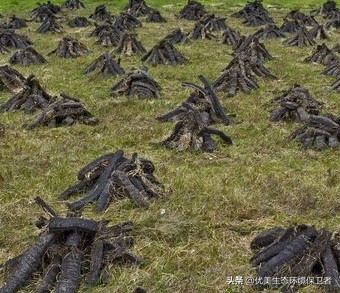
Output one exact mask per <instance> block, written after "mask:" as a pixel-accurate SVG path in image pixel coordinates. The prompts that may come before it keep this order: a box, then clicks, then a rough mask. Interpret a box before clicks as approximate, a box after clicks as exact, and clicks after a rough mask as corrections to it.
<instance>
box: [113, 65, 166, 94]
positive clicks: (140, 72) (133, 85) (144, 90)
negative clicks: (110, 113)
mask: <svg viewBox="0 0 340 293" xmlns="http://www.w3.org/2000/svg"><path fill="white" fill-rule="evenodd" d="M159 91H160V85H159V84H158V82H156V81H155V80H154V79H153V78H152V77H151V76H150V75H149V74H148V68H147V67H142V68H141V69H132V70H131V71H130V72H128V73H127V74H125V76H124V77H123V78H122V79H121V80H120V81H118V82H117V83H116V84H115V85H114V86H113V87H112V88H111V93H112V94H113V95H115V96H118V95H119V96H127V97H138V98H140V99H145V98H159Z"/></svg>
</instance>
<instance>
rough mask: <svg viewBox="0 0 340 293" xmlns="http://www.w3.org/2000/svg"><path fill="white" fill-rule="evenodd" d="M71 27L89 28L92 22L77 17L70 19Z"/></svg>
mask: <svg viewBox="0 0 340 293" xmlns="http://www.w3.org/2000/svg"><path fill="white" fill-rule="evenodd" d="M68 25H69V26H70V27H87V26H89V25H91V22H90V21H89V20H88V19H87V18H86V17H83V16H77V17H75V18H73V19H70V20H69V22H68Z"/></svg>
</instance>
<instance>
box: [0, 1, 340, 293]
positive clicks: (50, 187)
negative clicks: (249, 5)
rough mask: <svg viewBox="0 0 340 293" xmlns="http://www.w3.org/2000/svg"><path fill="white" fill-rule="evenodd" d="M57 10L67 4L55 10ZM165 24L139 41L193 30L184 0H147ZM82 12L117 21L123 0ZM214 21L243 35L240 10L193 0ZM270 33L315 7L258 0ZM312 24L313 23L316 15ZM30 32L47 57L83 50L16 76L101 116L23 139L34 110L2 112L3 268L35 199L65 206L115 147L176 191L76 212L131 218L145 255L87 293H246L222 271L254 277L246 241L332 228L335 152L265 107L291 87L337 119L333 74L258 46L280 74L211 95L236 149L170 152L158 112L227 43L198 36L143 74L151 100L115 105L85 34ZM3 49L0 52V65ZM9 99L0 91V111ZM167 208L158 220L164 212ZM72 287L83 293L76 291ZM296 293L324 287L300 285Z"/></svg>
mask: <svg viewBox="0 0 340 293" xmlns="http://www.w3.org/2000/svg"><path fill="white" fill-rule="evenodd" d="M35 2H36V1H35V0H34V1H33V0H32V1H20V0H2V1H1V3H0V12H1V13H3V14H5V15H6V16H7V15H10V14H11V13H13V12H15V13H17V14H18V15H19V16H22V17H28V9H29V8H32V7H34V5H35ZM53 2H55V3H62V1H53ZM147 2H148V4H149V5H150V6H153V7H155V8H157V9H159V10H160V11H161V12H162V14H163V15H164V16H165V17H166V19H167V20H168V23H166V24H150V23H145V24H144V22H143V27H142V28H139V29H137V33H138V35H139V38H140V40H141V41H142V43H143V44H144V45H145V47H146V48H148V49H150V48H151V47H152V46H153V45H154V44H155V43H156V42H157V40H160V39H161V38H162V37H164V36H165V35H166V34H167V33H168V32H170V31H171V30H172V29H174V28H176V27H181V28H183V29H184V30H186V31H188V30H190V29H191V28H192V27H193V25H194V23H193V22H190V21H185V20H178V19H176V18H175V16H174V15H175V13H177V12H178V11H179V10H180V8H181V7H182V6H183V5H184V3H185V1H184V0H175V1H165V0H148V1H147ZM84 3H85V4H87V8H86V10H80V11H70V12H67V13H66V17H71V16H73V15H74V14H79V15H85V16H88V15H89V14H90V13H92V11H93V10H94V7H95V6H96V5H97V4H99V3H106V4H107V7H108V9H109V10H110V11H111V12H112V13H115V14H116V13H118V12H119V11H120V10H121V9H122V7H123V5H124V3H125V1H122V0H119V1H117V0H115V1H104V0H102V1H89V0H88V1H86V0H85V1H84ZM202 3H205V4H206V7H207V10H208V11H209V12H214V13H216V14H218V15H219V16H225V17H227V23H228V24H229V25H230V26H232V27H234V28H236V29H238V30H239V31H240V32H242V33H251V32H254V31H255V30H257V28H245V27H243V26H242V25H241V20H239V19H234V18H231V17H230V16H229V15H230V14H231V12H233V11H237V10H239V9H240V7H241V6H242V5H243V4H244V3H243V1H236V0H230V1H227V0H226V1H222V0H221V1H208V0H205V1H202ZM265 4H266V5H268V7H269V9H270V11H271V16H272V17H273V18H274V19H275V21H276V22H277V23H278V24H281V23H282V18H283V16H284V15H285V14H286V13H287V12H288V11H289V8H302V9H304V10H303V11H309V9H310V8H311V7H317V6H318V5H321V4H322V1H316V0H313V1H307V0H304V1H297V0H292V1H279V0H273V1H265ZM320 20H321V18H320ZM37 27H38V24H37V23H33V22H32V23H30V24H29V28H27V29H23V30H20V32H21V33H23V34H26V35H27V36H29V38H30V39H31V40H32V41H33V42H34V47H35V48H36V49H37V50H38V51H39V52H40V53H42V54H43V55H44V56H46V54H47V53H48V52H49V51H51V50H52V49H54V48H55V47H56V45H57V43H58V40H59V39H60V38H61V37H63V36H64V35H71V36H73V37H75V38H76V39H79V40H80V41H81V42H83V43H84V44H86V45H87V46H88V47H89V48H90V50H91V52H90V53H89V54H88V55H86V56H83V57H80V58H77V59H72V60H69V59H60V58H58V57H56V56H50V57H48V63H46V64H45V65H40V66H30V67H26V68H22V67H19V66H16V67H15V68H16V69H18V70H19V71H20V72H22V73H23V74H24V75H25V76H28V75H29V74H31V73H34V74H36V76H37V77H38V78H39V80H40V81H41V84H42V85H43V86H44V87H45V88H46V89H47V90H48V91H49V92H50V93H52V94H57V93H59V92H67V93H69V94H71V95H74V96H78V97H80V98H81V99H82V101H83V102H84V104H85V106H86V107H87V108H88V109H89V110H90V111H91V112H92V113H93V114H94V115H95V116H96V117H98V118H99V119H100V124H99V125H98V126H95V127H90V126H84V125H75V126H72V127H69V128H39V129H36V130H33V131H26V130H24V129H23V128H22V124H23V123H24V122H25V121H27V120H29V119H32V118H33V116H32V115H27V114H24V113H22V112H10V113H1V114H0V123H2V124H4V126H5V137H4V138H1V139H0V150H1V152H0V202H1V205H0V263H1V262H2V261H4V260H6V259H7V258H9V257H11V256H14V255H15V254H17V253H19V252H20V251H22V250H23V249H24V248H26V247H27V246H28V245H29V244H30V243H32V242H33V241H34V239H35V237H36V235H37V233H38V231H37V229H36V228H35V227H34V220H35V219H36V218H37V217H38V216H39V215H41V210H40V209H39V207H38V206H37V205H36V204H35V203H34V198H35V197H36V196H38V195H39V196H41V197H43V198H44V199H46V200H47V201H48V202H50V203H51V204H52V205H53V206H54V207H56V208H58V209H60V210H61V211H66V206H65V203H64V202H60V201H59V200H58V198H57V195H58V194H59V193H60V192H61V191H63V190H64V189H65V188H66V187H67V186H68V185H70V184H72V183H74V182H75V180H76V173H77V171H78V170H79V169H80V168H81V167H82V166H83V165H84V164H86V163H87V162H89V161H90V160H92V159H94V158H95V157H97V156H99V155H101V154H103V153H106V152H109V151H114V150H117V149H119V148H122V149H124V150H125V152H126V153H127V154H131V153H133V152H135V151H136V152H138V153H139V154H140V155H141V156H145V157H148V158H150V159H151V160H152V161H153V162H154V163H155V165H156V168H157V169H156V175H157V177H158V178H160V179H161V181H162V182H164V183H165V184H166V186H167V187H168V188H169V189H171V190H172V192H171V194H170V195H169V196H167V197H165V198H164V199H160V200H157V201H155V202H153V203H152V204H151V206H150V208H149V209H148V210H142V209H140V208H137V207H135V206H134V205H133V204H131V203H130V202H129V201H128V200H123V201H115V202H113V203H112V204H111V205H110V207H109V209H108V210H107V211H106V212H105V213H103V214H99V215H98V214H96V213H94V211H93V206H90V207H87V208H86V209H85V211H84V215H86V216H88V217H93V218H95V219H102V218H105V219H110V220H111V222H112V223H113V224H114V223H118V222H120V221H124V220H133V221H134V222H135V225H136V227H135V230H134V231H133V236H134V237H135V240H136V241H135V242H136V245H135V247H134V249H133V251H134V252H136V253H137V254H139V255H141V256H143V257H144V258H145V260H146V264H145V265H143V266H141V267H131V268H128V267H121V268H113V269H112V279H111V280H110V282H109V283H108V284H106V285H105V286H104V285H103V286H98V287H96V288H94V289H92V290H91V291H87V292H132V291H133V289H134V288H135V287H137V286H141V287H143V288H145V289H147V291H148V292H188V293H190V292H231V293H234V292H235V293H236V292H253V290H252V289H251V288H250V287H249V286H239V287H237V286H228V285H227V284H226V278H227V276H237V275H238V276H245V277H246V276H250V275H254V274H255V271H254V269H252V268H251V266H250V264H249V258H250V256H251V251H250V248H249V244H250V241H251V240H252V238H253V237H254V236H255V235H256V234H257V233H258V232H259V231H262V230H264V229H266V228H270V227H273V226H276V225H283V226H287V225H289V224H290V223H293V222H298V223H308V224H313V225H316V226H317V227H319V228H321V227H327V228H329V229H331V230H340V224H339V223H340V216H339V215H340V198H339V192H340V167H339V154H340V153H339V150H325V151H323V152H318V151H313V150H304V149H302V148H301V147H300V145H299V144H298V143H296V142H294V141H291V140H290V139H289V138H288V136H289V134H290V133H291V131H292V130H294V129H296V128H297V127H298V125H296V124H286V123H272V122H270V121H269V115H268V111H269V110H270V109H271V108H272V105H271V104H270V100H271V99H272V98H274V97H275V96H276V95H277V94H279V93H280V92H282V91H283V90H285V89H288V88H289V87H291V86H292V85H293V84H294V83H295V82H298V83H300V84H302V85H303V86H306V87H307V88H309V89H310V91H311V93H312V94H313V95H314V96H315V97H316V98H317V99H318V100H320V101H323V102H324V103H325V108H324V110H323V112H324V113H334V114H339V112H340V104H339V98H340V97H339V94H338V93H336V92H335V91H332V90H331V89H330V88H329V85H330V83H331V82H332V81H333V79H332V78H328V77H325V76H324V75H322V74H321V70H322V68H323V67H322V66H320V65H311V64H306V63H303V62H302V60H303V59H304V58H305V57H306V56H308V54H309V53H310V52H311V50H312V48H308V47H307V48H292V47H284V46H283V45H282V41H283V40H282V39H278V40H264V43H265V45H266V47H267V48H268V50H269V51H270V52H271V53H272V55H273V56H274V57H275V59H274V60H272V61H270V62H267V63H266V66H267V67H268V68H270V70H271V71H272V72H273V73H274V74H275V75H277V76H278V77H279V79H278V80H275V81H272V80H267V79H259V84H260V89H259V90H257V91H253V92H251V94H249V95H245V94H242V93H239V94H237V95H236V96H235V97H232V98H227V97H226V96H224V95H223V93H220V94H219V97H220V98H221V101H222V103H223V105H224V107H225V108H226V109H227V111H228V112H229V113H235V114H236V119H235V123H234V124H232V125H231V126H222V125H219V126H218V128H219V129H223V130H224V131H225V132H227V133H228V134H229V135H230V136H231V137H232V138H233V141H234V144H233V145H232V146H225V145H223V144H221V143H219V144H218V150H217V152H215V153H212V154H207V153H200V152H183V153H181V152H176V151H171V150H167V149H164V148H162V147H160V146H157V145H155V144H154V142H158V141H160V140H162V139H163V138H164V137H165V136H166V135H167V134H168V133H169V131H170V130H171V128H172V124H171V123H170V124H161V123H158V122H157V121H155V120H154V117H155V116H157V115H160V114H162V113H165V112H167V111H169V110H171V109H172V108H173V107H174V106H176V105H178V104H179V103H181V102H182V101H183V100H185V99H186V97H187V96H188V94H189V93H190V91H189V90H188V89H185V88H183V87H182V86H181V82H182V81H191V82H196V83H199V81H198V75H200V74H203V75H205V76H206V77H207V78H209V79H210V80H214V79H215V78H217V77H218V76H219V74H220V71H221V70H222V69H223V68H224V67H225V66H226V65H227V64H228V62H229V61H230V60H231V55H230V53H231V52H232V48H231V47H229V46H225V45H222V44H219V43H218V42H217V41H209V40H201V41H196V42H193V43H192V44H191V45H184V46H177V47H178V49H179V50H180V51H181V52H182V53H183V54H184V55H185V56H186V57H187V58H188V59H189V60H190V63H189V64H187V65H180V66H176V67H171V66H158V67H151V66H150V74H151V75H152V76H153V77H154V78H155V79H156V80H157V81H158V82H159V83H160V84H161V86H162V97H161V99H159V100H137V99H128V98H125V97H119V98H113V97H111V96H110V94H109V89H110V87H111V86H112V85H113V84H114V83H115V82H116V81H117V80H118V79H119V78H116V79H115V78H111V77H110V78H104V77H102V76H96V75H94V74H90V75H88V76H83V75H82V73H81V70H82V69H83V68H84V67H85V66H86V65H88V64H89V63H90V62H91V61H92V60H94V59H95V58H97V57H98V56H99V55H100V54H102V53H103V52H104V51H105V50H106V49H105V48H103V47H101V46H97V45H94V42H95V39H94V38H91V37H89V36H88V34H89V33H90V32H91V30H92V27H91V28H85V29H79V28H76V29H70V28H68V27H67V26H66V24H65V26H64V27H65V32H64V33H61V34H50V33H47V34H37V33H35V30H36V29H37ZM330 36H331V38H330V40H328V41H327V43H330V44H334V43H335V42H336V40H337V39H339V34H337V33H336V32H332V33H331V34H330ZM9 56H10V55H9V54H6V55H0V60H1V63H2V64H4V63H6V62H7V60H8V58H9ZM140 65H141V61H140V58H139V57H130V58H128V57H122V66H123V67H124V68H125V69H129V68H130V67H132V66H135V67H136V66H140ZM9 97H10V93H9V92H0V102H1V103H2V102H4V101H6V100H7V99H8V98H9ZM162 209H165V214H163V213H161V210H162ZM80 291H81V292H85V289H83V288H82V290H80ZM301 292H322V291H321V289H320V288H316V287H308V288H304V289H303V290H301Z"/></svg>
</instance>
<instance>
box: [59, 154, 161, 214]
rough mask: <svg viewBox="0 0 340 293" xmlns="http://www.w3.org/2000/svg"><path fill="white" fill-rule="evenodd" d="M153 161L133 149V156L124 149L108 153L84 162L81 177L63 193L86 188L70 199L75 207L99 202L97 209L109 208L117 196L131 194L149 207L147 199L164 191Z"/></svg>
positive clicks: (140, 205) (133, 200)
mask: <svg viewBox="0 0 340 293" xmlns="http://www.w3.org/2000/svg"><path fill="white" fill-rule="evenodd" d="M154 171H155V166H154V164H153V163H152V162H151V161H150V160H148V159H145V158H138V156H137V153H134V154H133V155H132V156H131V158H128V157H126V156H124V152H123V151H122V150H118V151H116V152H115V153H109V154H105V155H103V156H100V157H99V158H96V159H95V160H93V161H91V162H90V163H88V164H87V165H85V166H84V167H83V168H82V169H80V171H79V172H78V175H77V178H78V180H79V182H78V183H76V184H75V185H72V186H70V187H69V188H67V189H66V190H65V191H64V192H62V194H61V197H62V198H64V199H67V198H69V197H70V196H72V195H74V194H77V193H79V192H81V191H85V195H84V196H83V197H82V198H80V199H79V200H77V201H75V202H72V203H69V204H68V207H69V209H70V210H72V211H77V210H80V209H82V208H83V207H84V206H85V205H87V204H89V203H91V202H96V204H97V207H96V210H97V212H102V211H104V210H106V209H107V207H108V206H109V204H110V202H111V201H112V200H114V199H124V198H129V199H130V200H131V201H132V202H133V203H134V204H136V205H137V206H139V207H143V208H147V207H148V206H149V204H148V200H150V199H152V198H158V197H160V196H161V195H162V192H163V185H162V184H161V183H160V182H159V180H158V179H157V178H156V177H155V175H154Z"/></svg>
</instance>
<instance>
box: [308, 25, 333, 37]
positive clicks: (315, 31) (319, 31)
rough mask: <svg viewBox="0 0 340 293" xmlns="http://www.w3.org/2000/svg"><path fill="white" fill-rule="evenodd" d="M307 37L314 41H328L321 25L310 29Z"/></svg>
mask: <svg viewBox="0 0 340 293" xmlns="http://www.w3.org/2000/svg"><path fill="white" fill-rule="evenodd" d="M309 35H310V36H311V37H312V38H314V39H319V40H325V39H328V38H329V37H328V35H327V33H326V30H325V28H324V26H323V25H321V24H316V25H315V26H314V27H313V28H311V29H310V31H309Z"/></svg>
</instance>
